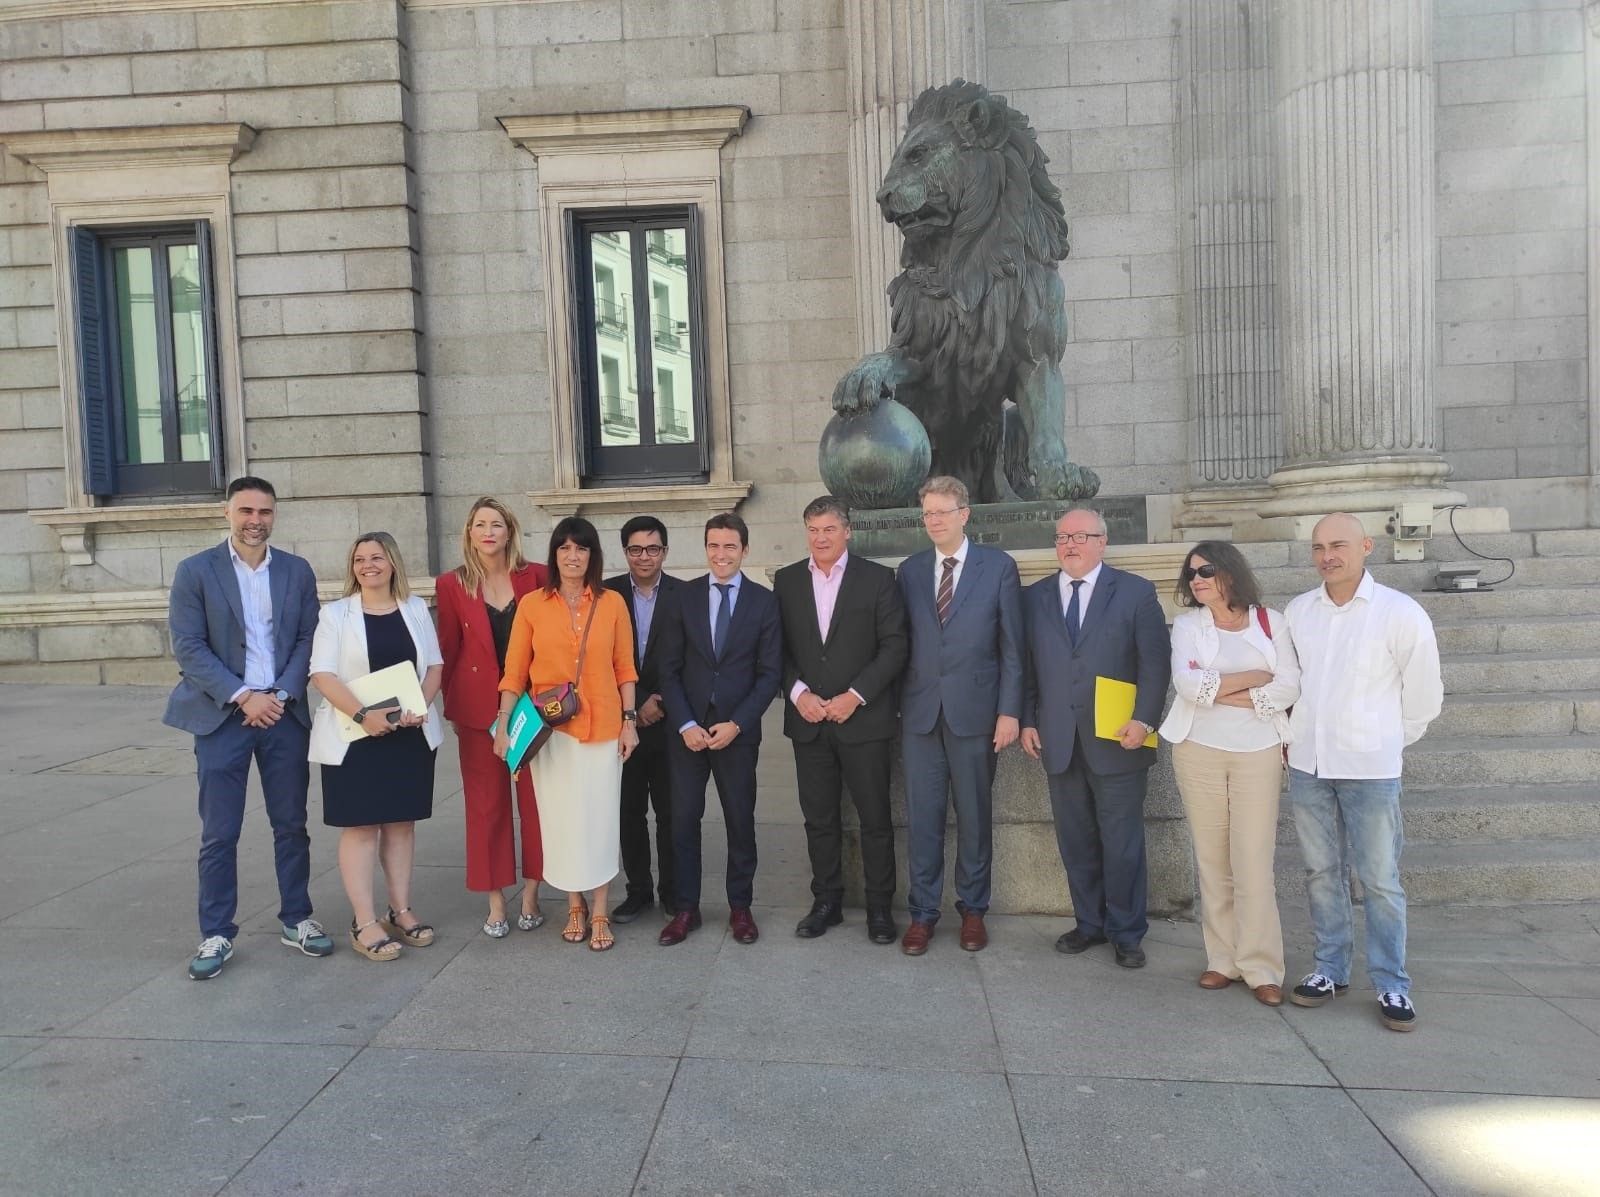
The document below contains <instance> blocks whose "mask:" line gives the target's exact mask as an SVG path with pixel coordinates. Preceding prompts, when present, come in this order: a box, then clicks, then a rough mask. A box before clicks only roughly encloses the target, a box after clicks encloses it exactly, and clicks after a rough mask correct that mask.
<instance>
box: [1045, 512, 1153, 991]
mask: <svg viewBox="0 0 1600 1197" xmlns="http://www.w3.org/2000/svg"><path fill="white" fill-rule="evenodd" d="M1105 551H1106V522H1105V519H1104V518H1103V517H1102V516H1101V515H1100V513H1099V512H1097V511H1091V510H1088V509H1087V508H1073V509H1072V510H1071V511H1068V512H1067V513H1066V514H1065V515H1063V516H1062V517H1061V518H1060V519H1059V520H1058V521H1057V522H1056V560H1057V561H1059V562H1060V563H1061V571H1060V572H1059V573H1056V574H1052V575H1051V576H1050V577H1048V578H1042V579H1040V580H1039V581H1037V582H1035V583H1034V584H1033V585H1031V586H1029V587H1028V591H1027V594H1026V595H1025V596H1024V599H1023V610H1024V615H1025V620H1026V624H1027V629H1028V652H1027V658H1026V660H1027V668H1026V671H1025V692H1024V696H1023V716H1022V750H1023V751H1024V752H1026V753H1027V754H1028V755H1029V756H1031V757H1033V758H1034V759H1035V760H1043V761H1044V768H1045V773H1046V775H1047V777H1048V779H1049V784H1050V810H1051V814H1052V815H1054V817H1055V823H1056V845H1057V846H1058V847H1059V848H1060V850H1061V862H1062V864H1064V865H1065V866H1066V868H1067V886H1068V888H1069V889H1070V890H1071V891H1072V910H1073V913H1074V914H1075V915H1076V916H1077V920H1078V923H1077V926H1076V927H1074V928H1073V929H1072V930H1071V931H1068V932H1067V933H1066V934H1065V935H1063V936H1061V938H1060V939H1058V940H1056V950H1057V951H1060V952H1065V953H1067V954H1068V955H1076V954H1077V953H1079V952H1082V951H1085V950H1087V949H1088V948H1091V947H1093V946H1094V945H1095V944H1102V943H1105V942H1106V941H1107V940H1108V939H1109V940H1110V941H1111V944H1112V947H1113V949H1114V950H1115V952H1116V957H1117V963H1118V964H1120V965H1122V966H1123V967H1124V968H1142V967H1143V966H1144V962H1145V958H1144V949H1143V948H1141V947H1140V946H1139V943H1140V941H1141V940H1142V939H1143V938H1144V934H1145V931H1146V930H1148V928H1149V923H1148V922H1147V921H1146V919H1145V900H1146V893H1145V888H1146V881H1145V855H1144V796H1145V782H1146V778H1147V774H1148V773H1149V770H1150V766H1151V765H1153V764H1155V760H1156V753H1155V749H1154V748H1146V747H1144V742H1145V740H1146V738H1147V737H1148V736H1149V734H1150V731H1151V729H1152V728H1154V727H1155V726H1156V724H1157V723H1158V722H1159V721H1160V718H1161V707H1162V704H1163V703H1164V702H1165V701H1166V696H1167V683H1168V681H1170V680H1171V675H1172V663H1171V661H1170V659H1169V653H1170V651H1171V649H1170V645H1169V641H1168V636H1167V624H1166V619H1165V617H1164V616H1163V615H1162V613H1161V603H1160V601H1159V600H1158V599H1157V598H1156V588H1155V587H1154V586H1152V585H1151V584H1150V583H1149V582H1148V581H1146V580H1145V579H1144V578H1141V577H1138V576H1137V575H1135V574H1130V573H1124V572H1123V571H1122V570H1120V569H1114V568H1112V567H1111V566H1109V565H1106V564H1104V563H1103V562H1102V560H1101V558H1103V557H1104V556H1105ZM1096 677H1104V678H1113V679H1116V680H1118V681H1123V682H1131V683H1133V685H1134V687H1135V691H1134V702H1133V718H1131V719H1129V720H1127V721H1126V722H1124V723H1123V724H1122V725H1121V726H1120V727H1119V728H1118V729H1117V738H1116V739H1114V740H1112V739H1105V740H1102V739H1098V738H1096V736H1095V717H1094V707H1095V678H1096Z"/></svg>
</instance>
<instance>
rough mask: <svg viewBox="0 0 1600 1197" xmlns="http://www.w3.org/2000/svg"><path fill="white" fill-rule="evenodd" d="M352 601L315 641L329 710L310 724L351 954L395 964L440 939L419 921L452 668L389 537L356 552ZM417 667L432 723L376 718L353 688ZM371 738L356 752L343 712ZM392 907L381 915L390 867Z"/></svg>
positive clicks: (374, 537)
mask: <svg viewBox="0 0 1600 1197" xmlns="http://www.w3.org/2000/svg"><path fill="white" fill-rule="evenodd" d="M344 594H345V597H343V598H340V599H335V600H334V601H333V602H331V603H328V604H327V605H326V606H324V607H323V608H322V613H321V615H320V616H319V617H318V619H317V633H316V636H315V637H313V638H312V641H311V684H312V685H313V686H315V687H316V688H317V691H318V692H319V693H320V694H321V695H322V697H323V698H324V699H325V700H326V701H325V702H324V703H323V704H322V706H320V707H319V708H318V709H317V713H316V714H315V715H314V716H313V717H312V720H311V752H310V757H311V759H312V760H313V761H315V762H317V763H318V764H320V765H321V766H322V821H323V822H324V823H326V824H327V825H328V826H330V827H339V828H342V829H343V830H342V831H341V832H340V834H339V876H340V878H341V879H342V880H343V881H344V890H345V894H346V895H347V896H348V897H349V899H350V909H351V912H352V913H353V914H354V916H355V917H354V918H352V919H351V921H350V946H351V947H352V948H354V949H355V950H356V951H357V952H359V953H360V954H361V955H362V956H365V957H366V958H367V959H368V960H377V961H387V960H393V959H395V958H396V957H397V956H399V955H400V952H401V945H402V944H405V945H407V946H410V947H417V948H421V947H426V946H427V945H429V944H431V943H432V942H433V928H432V927H430V926H429V925H428V924H427V923H425V922H423V921H422V920H421V919H420V918H418V917H417V914H416V912H415V911H414V910H412V909H411V861H412V858H413V856H414V855H415V852H416V842H417V821H418V820H419V819H426V818H428V817H429V816H431V815H432V814H433V764H434V756H435V754H436V753H437V752H438V749H439V744H440V742H441V741H442V740H443V739H444V727H443V724H442V723H441V722H440V720H439V712H438V710H437V709H436V708H435V707H434V703H433V700H434V698H435V696H437V695H438V693H439V686H440V682H441V679H442V677H443V675H444V658H443V657H442V656H441V655H440V653H439V639H438V636H437V635H436V634H435V633H434V630H433V619H432V618H431V617H430V616H429V615H428V607H427V604H426V603H424V602H423V601H422V600H421V599H420V598H418V597H417V596H416V595H414V594H412V593H411V587H410V586H409V585H408V584H407V582H406V567H405V563H404V562H403V561H402V560H401V558H400V548H399V546H398V545H396V544H395V542H394V537H392V536H390V535H389V534H388V533H387V532H363V533H362V534H361V535H360V536H358V537H357V538H356V542H355V543H354V544H353V545H351V546H350V557H349V564H348V568H347V570H346V573H345V586H344ZM401 662H406V663H407V664H409V665H410V666H411V667H412V668H413V669H415V670H416V672H417V681H418V683H419V684H420V685H421V687H422V701H423V706H424V708H425V709H424V713H422V714H415V713H413V712H404V713H397V712H388V713H386V712H385V711H382V710H371V709H368V708H367V707H365V706H363V705H362V703H361V700H360V699H359V698H357V697H356V696H355V695H354V694H353V693H351V691H350V687H349V685H348V683H350V682H353V681H355V680H356V679H357V678H360V677H364V676H365V675H367V674H369V673H374V672H376V671H377V670H380V669H384V668H388V667H390V666H394V665H398V664H400V663H401ZM335 711H337V712H340V713H342V714H344V715H346V716H348V717H349V718H350V720H351V721H352V722H354V723H358V724H360V725H361V729H362V730H363V731H364V732H366V733H367V734H366V736H364V737H362V738H361V739H358V740H355V741H354V742H347V741H346V740H345V739H344V737H343V736H341V735H340V733H339V722H338V719H337V718H336V716H335V714H334V712H335ZM380 863H381V864H382V866H383V875H384V879H385V881H386V882H387V883H388V890H389V904H388V909H387V912H386V914H384V915H379V913H378V907H377V903H376V900H375V899H374V897H373V883H374V882H375V880H376V877H377V871H378V866H379V864H380Z"/></svg>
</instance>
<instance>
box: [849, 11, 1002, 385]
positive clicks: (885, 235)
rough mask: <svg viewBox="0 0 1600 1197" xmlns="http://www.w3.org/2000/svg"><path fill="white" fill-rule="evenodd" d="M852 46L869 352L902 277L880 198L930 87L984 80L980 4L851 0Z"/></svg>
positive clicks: (853, 177) (855, 168)
mask: <svg viewBox="0 0 1600 1197" xmlns="http://www.w3.org/2000/svg"><path fill="white" fill-rule="evenodd" d="M845 39H846V41H847V42H848V43H849V50H850V64H849V74H848V85H849V100H850V223H851V233H852V235H853V237H854V239H855V249H856V328H857V332H858V334H859V337H860V342H861V344H860V346H859V348H860V351H861V352H863V353H866V352H869V351H871V350H874V349H882V348H883V347H884V346H885V345H887V344H888V343H889V301H888V299H887V297H886V296H885V294H884V292H885V289H886V288H887V287H888V286H889V280H890V279H892V278H893V277H894V276H895V275H896V274H898V273H900V233H899V230H897V229H895V228H894V227H893V226H892V225H890V224H889V223H888V222H886V221H885V220H884V219H883V215H882V214H881V213H880V212H879V211H878V202H877V199H876V198H875V197H876V195H877V192H878V187H879V186H880V185H881V183H882V182H883V174H884V171H885V170H887V169H888V167H889V163H890V161H891V160H892V159H893V158H894V149H895V146H896V144H897V143H898V142H899V139H900V134H901V132H902V131H903V130H904V128H905V123H906V114H907V113H908V112H910V110H911V103H912V101H913V100H915V99H916V98H917V96H918V95H920V94H921V93H922V92H923V91H924V90H925V89H926V88H929V87H937V86H939V85H940V84H943V83H949V82H950V81H952V80H953V79H957V78H962V79H968V80H974V81H977V82H980V83H981V82H982V78H981V76H982V74H983V72H984V65H983V64H984V55H983V7H982V4H981V3H980V2H979V0H846V4H845Z"/></svg>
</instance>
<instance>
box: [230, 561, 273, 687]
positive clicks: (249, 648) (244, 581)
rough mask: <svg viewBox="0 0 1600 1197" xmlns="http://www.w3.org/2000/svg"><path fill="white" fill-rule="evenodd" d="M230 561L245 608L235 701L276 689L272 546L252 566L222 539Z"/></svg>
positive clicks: (243, 607)
mask: <svg viewBox="0 0 1600 1197" xmlns="http://www.w3.org/2000/svg"><path fill="white" fill-rule="evenodd" d="M224 543H226V544H227V546H228V556H229V557H230V558H232V560H233V576H234V577H235V578H237V579H238V581H239V606H240V607H241V609H242V610H243V611H244V686H243V688H242V689H240V690H239V692H238V693H236V694H235V695H234V696H233V701H234V702H238V701H239V700H240V699H242V698H243V697H244V696H245V695H246V694H247V693H249V692H250V691H251V690H273V689H276V688H277V687H276V682H277V678H278V670H277V668H276V662H275V659H274V655H273V651H272V577H271V573H270V571H271V569H272V548H271V546H270V545H269V546H268V547H267V555H266V556H265V557H263V558H262V559H261V564H260V565H258V566H256V567H255V568H254V569H251V568H250V566H249V563H247V562H246V561H245V559H244V558H243V557H241V556H239V550H238V549H236V548H234V546H233V537H231V536H230V537H228V539H227V540H226V541H225V542H224Z"/></svg>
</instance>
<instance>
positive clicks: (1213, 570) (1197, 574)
mask: <svg viewBox="0 0 1600 1197" xmlns="http://www.w3.org/2000/svg"><path fill="white" fill-rule="evenodd" d="M1216 576H1217V567H1216V566H1214V565H1211V564H1206V565H1195V566H1188V565H1186V566H1184V567H1183V580H1184V581H1185V582H1188V581H1190V580H1191V579H1194V578H1214V577H1216Z"/></svg>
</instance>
